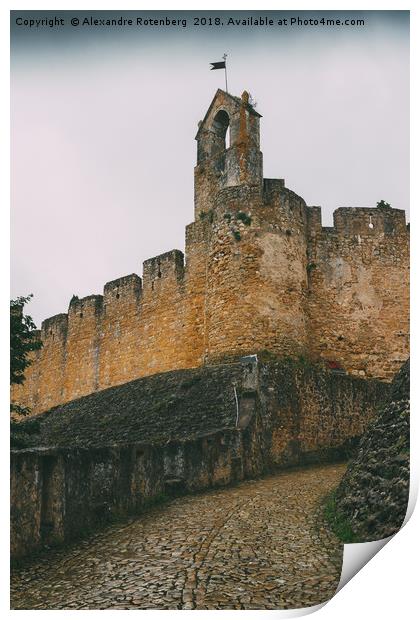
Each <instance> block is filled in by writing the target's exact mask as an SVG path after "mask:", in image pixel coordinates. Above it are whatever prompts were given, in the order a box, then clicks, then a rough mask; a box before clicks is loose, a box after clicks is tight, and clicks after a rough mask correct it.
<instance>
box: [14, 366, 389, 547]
mask: <svg viewBox="0 0 420 620" xmlns="http://www.w3.org/2000/svg"><path fill="white" fill-rule="evenodd" d="M234 386H235V392H234ZM387 392H388V385H387V384H383V383H381V382H380V381H376V380H362V379H359V378H356V377H349V376H343V375H338V374H335V373H333V372H329V371H326V370H322V369H319V368H317V367H313V366H311V365H304V364H299V363H295V362H293V361H290V360H289V361H286V360H282V361H275V362H269V363H261V364H258V363H257V362H256V360H255V359H252V358H251V359H250V358H245V359H243V360H242V363H235V364H234V363H232V364H221V365H212V366H207V367H203V368H198V369H190V370H179V371H173V372H167V373H162V374H160V375H154V376H153V377H146V378H143V379H138V380H136V381H134V382H132V383H129V384H125V385H122V386H118V387H114V388H111V389H109V390H104V391H101V392H99V393H96V394H91V395H89V396H87V397H85V398H81V399H79V400H76V401H73V402H71V403H68V404H65V405H62V406H61V407H58V408H57V409H55V410H53V411H50V412H46V413H44V414H43V415H40V416H38V417H37V419H36V421H37V423H38V425H39V428H38V432H36V433H32V434H31V435H30V438H31V441H32V445H31V447H30V449H24V450H22V449H20V450H13V451H12V453H11V500H12V501H11V505H12V512H11V551H12V556H13V557H14V558H19V557H22V556H25V555H27V554H28V553H30V552H32V551H35V550H37V549H40V548H42V546H44V545H53V544H56V543H61V542H63V541H68V540H72V539H73V538H74V537H77V536H80V535H81V534H83V532H86V530H89V528H93V527H95V526H96V525H98V524H99V523H101V522H102V521H106V520H107V519H109V517H118V516H124V515H127V514H130V513H131V514H135V513H137V512H139V511H141V510H142V509H143V508H145V507H147V505H148V504H149V503H150V502H151V501H153V500H156V499H158V498H159V497H161V496H162V495H163V494H164V495H171V494H172V493H174V492H176V493H190V492H195V491H201V490H204V489H207V488H211V487H217V486H224V485H227V484H231V483H233V482H236V481H239V480H243V479H246V478H255V477H256V476H260V475H262V474H264V473H267V472H269V471H272V470H274V469H276V468H277V467H282V466H295V465H299V464H306V463H310V462H323V461H326V460H335V459H337V458H343V457H344V456H346V455H347V454H348V450H349V448H351V447H352V446H353V444H354V442H355V441H357V439H358V438H359V437H360V436H361V435H362V433H363V432H364V430H365V429H366V427H367V425H368V424H369V422H370V421H371V420H372V418H373V417H374V415H375V410H376V407H377V406H379V405H380V403H381V402H382V401H383V400H384V398H385V397H386V395H387ZM32 423H33V420H27V421H23V422H22V423H21V424H22V426H23V429H25V426H26V425H31V424H32Z"/></svg>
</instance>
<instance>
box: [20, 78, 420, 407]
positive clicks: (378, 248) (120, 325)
mask: <svg viewBox="0 0 420 620" xmlns="http://www.w3.org/2000/svg"><path fill="white" fill-rule="evenodd" d="M260 118H261V115H260V114H259V113H258V112H257V111H256V110H255V109H254V108H253V107H252V106H251V105H250V103H249V97H248V94H247V93H246V92H244V93H243V94H242V97H241V98H238V97H234V96H232V95H230V94H228V93H226V92H224V91H222V90H218V91H217V92H216V94H215V96H214V98H213V101H212V102H211V104H210V107H209V109H208V111H207V113H206V115H205V117H204V119H203V121H202V122H200V124H199V129H198V132H197V135H196V140H197V147H198V148H197V165H196V167H195V171H194V184H195V185H194V187H195V200H194V201H195V218H194V222H193V223H191V224H189V225H188V226H187V227H186V240H185V258H184V255H183V253H182V252H181V251H179V250H172V251H170V252H167V253H165V254H162V255H160V256H156V257H154V258H150V259H148V260H146V261H145V262H144V264H143V277H142V278H140V277H139V276H138V275H136V274H131V275H128V276H125V277H122V278H120V279H118V280H114V281H112V282H108V283H107V284H106V285H105V287H104V292H103V295H91V296H89V297H85V298H83V299H78V298H77V297H74V298H73V299H72V300H71V302H70V306H69V310H68V314H58V315H56V316H54V317H51V318H49V319H46V320H45V321H44V322H43V323H42V327H41V330H40V334H39V337H40V338H41V340H42V343H43V347H42V348H41V349H40V350H39V351H37V352H36V353H34V354H33V355H34V359H33V363H32V365H31V366H30V367H29V368H28V370H27V371H26V381H25V383H24V384H23V385H22V386H15V387H14V389H13V394H12V398H13V400H15V401H16V402H18V403H19V404H21V405H24V406H29V407H30V408H31V409H32V412H33V413H38V412H42V411H45V410H47V409H49V408H51V407H53V406H56V405H59V404H61V403H65V402H68V401H71V400H74V399H76V398H79V397H80V396H84V395H87V394H90V393H92V392H96V391H99V390H103V389H105V388H107V387H110V386H115V385H119V384H123V383H126V382H128V381H131V380H133V379H136V378H140V377H145V376H149V375H154V374H156V373H162V372H166V371H170V370H175V369H187V368H197V367H200V366H203V365H211V364H215V363H218V362H224V361H229V360H231V359H235V358H236V357H237V356H240V355H246V354H250V353H258V352H260V351H269V352H272V353H274V354H277V355H280V356H281V355H284V356H291V357H295V356H300V355H303V356H307V357H309V358H311V359H314V360H320V361H323V362H324V363H325V364H326V365H327V366H329V367H330V368H335V369H340V370H342V371H343V372H346V373H347V374H349V375H356V376H359V377H366V378H378V379H383V380H390V379H391V378H392V376H393V375H394V374H395V372H396V371H397V370H398V369H399V367H400V366H401V363H402V362H403V361H404V360H406V359H407V357H408V345H409V342H408V319H409V285H408V269H409V234H408V230H407V226H406V223H405V213H404V211H402V210H398V209H393V208H390V207H388V206H387V205H385V206H380V207H377V208H339V209H337V210H336V211H335V213H334V226H333V227H323V226H322V224H321V209H320V207H316V206H307V205H306V203H305V201H304V200H303V198H301V197H300V196H298V195H297V194H295V193H294V192H293V191H291V190H289V189H288V188H286V187H285V184H284V181H283V180H282V179H264V178H263V163H262V153H261V151H260V130H259V124H260Z"/></svg>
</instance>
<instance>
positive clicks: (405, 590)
mask: <svg viewBox="0 0 420 620" xmlns="http://www.w3.org/2000/svg"><path fill="white" fill-rule="evenodd" d="M40 4H41V3H39V4H38V3H36V2H31V1H22V2H19V3H17V2H11V1H9V2H7V1H6V2H4V3H3V4H2V7H1V9H0V11H1V12H0V15H1V17H2V19H1V22H0V46H1V52H2V53H1V64H0V67H1V77H2V85H3V88H2V94H3V96H2V98H1V104H0V105H1V112H2V114H1V115H0V119H1V121H0V122H1V124H0V135H1V136H2V143H4V144H5V146H6V148H5V149H2V150H1V154H0V157H1V159H0V174H1V184H0V187H1V192H2V198H3V199H2V201H1V209H0V218H1V219H0V235H1V238H0V269H1V271H0V273H1V277H2V285H3V286H2V304H1V319H2V320H1V321H0V325H1V329H0V334H1V344H2V351H3V355H2V356H1V370H2V372H1V374H0V377H1V380H0V386H1V387H0V389H1V396H2V402H3V403H4V404H5V406H4V409H5V411H3V419H2V423H3V424H4V429H3V433H2V436H3V438H4V440H5V444H4V445H3V450H2V451H1V454H2V472H3V476H2V478H1V480H2V483H3V484H4V490H3V494H2V497H3V498H4V505H5V507H6V506H8V495H9V494H8V482H7V480H8V475H7V472H8V467H9V461H8V435H9V433H8V417H9V416H8V383H7V377H8V357H7V355H6V354H5V353H4V352H5V351H6V350H7V347H8V344H7V343H8V309H7V308H8V296H9V290H8V289H9V287H8V286H7V283H8V280H9V277H8V274H9V251H10V245H9V243H10V242H9V234H8V233H9V213H8V208H7V206H8V205H9V204H10V190H9V178H10V168H9V167H10V163H9V153H10V143H9V115H10V109H9V11H10V10H22V11H23V10H66V9H67V10H70V9H71V10H74V11H77V10H86V9H89V10H91V9H92V10H136V11H141V10H204V9H209V10H214V9H220V10H221V9H224V10H226V9H229V10H257V9H260V10H297V9H299V10H302V11H303V10H320V11H321V10H333V11H339V10H378V11H382V10H411V46H412V47H411V49H412V54H411V59H412V66H411V85H412V86H411V87H412V93H411V111H412V112H411V135H412V136H415V137H416V138H417V136H418V126H419V121H418V114H417V115H416V116H415V114H414V113H413V111H414V110H419V109H420V101H419V94H418V82H417V80H416V76H418V74H419V67H418V60H417V59H418V58H420V49H419V48H420V44H419V43H418V41H419V35H420V33H419V19H418V16H417V10H416V5H415V4H414V2H404V3H401V4H402V5H400V6H398V3H396V2H390V1H383V2H378V1H370V2H363V3H362V2H357V3H355V4H354V6H349V4H350V3H346V4H344V3H338V2H337V1H335V2H325V1H321V0H320V1H319V2H316V3H315V2H308V1H302V2H301V4H300V5H299V6H296V4H295V3H292V2H283V3H281V4H279V3H276V2H273V1H266V2H264V3H262V4H261V6H259V7H256V6H255V4H256V3H255V2H250V1H249V0H243V1H242V2H229V1H228V0H225V1H224V2H218V1H217V0H214V1H213V2H212V3H203V4H201V5H200V6H197V2H194V3H193V2H191V1H190V2H179V3H178V4H176V5H174V4H173V3H170V2H158V1H157V2H155V3H153V5H152V3H151V2H149V3H144V2H143V3H139V2H133V1H127V0H126V1H123V2H120V3H112V2H109V1H102V2H98V1H97V0H91V1H90V2H89V3H88V5H86V4H85V3H82V2H76V3H69V2H65V1H62V2H57V1H55V2H51V1H44V2H42V5H41V6H40ZM5 138H6V139H5ZM418 163H419V162H418V149H417V140H416V141H415V140H412V145H411V169H412V171H414V175H412V180H411V203H412V205H420V201H419V189H418V185H417V182H416V181H417V175H418V173H417V175H416V171H417V170H418V169H419V166H418ZM419 208H420V206H419V207H417V210H418V209H419ZM416 222H417V213H416V209H413V208H412V210H411V229H412V234H414V239H412V267H413V270H414V276H413V277H412V308H413V311H412V315H413V317H416V316H417V313H416V310H417V308H418V291H417V282H418V264H419V261H418V252H419V244H418V243H417V241H418V240H417V238H416V237H417V224H416ZM22 251H24V248H23V249H22ZM417 325H418V323H417V322H416V323H415V324H414V325H413V335H412V376H413V377H415V376H416V370H417V368H418V363H417V350H418V347H417V344H418V338H419V328H418V327H417ZM418 394H419V390H418V388H417V386H416V385H414V387H413V389H412V403H413V405H412V411H413V414H412V418H411V420H412V422H411V433H412V450H411V455H412V461H411V476H412V493H411V498H410V500H411V501H410V503H411V504H412V502H413V497H414V496H413V492H414V494H415V491H416V490H417V488H418V479H419V475H418V473H419V456H418V450H417V446H418V442H419V428H418V427H419V424H418V422H417V421H416V419H417V418H418V414H417V410H418V406H417V405H418V402H419V399H418ZM6 425H7V426H6ZM410 508H411V510H412V508H413V507H412V506H411V507H410ZM419 520H420V517H419V510H417V511H415V512H414V514H413V516H412V518H411V519H410V520H409V522H408V523H407V524H406V526H405V527H404V528H403V529H402V531H401V532H400V533H398V534H397V535H396V536H395V537H394V538H393V539H392V540H391V542H390V543H389V544H388V545H386V548H385V549H383V550H382V551H381V553H380V554H379V555H377V556H376V557H375V558H373V560H371V561H370V562H369V563H368V564H367V565H366V566H365V567H364V568H363V570H362V571H360V573H358V574H357V575H356V576H355V577H354V578H353V579H351V582H350V584H349V585H347V586H346V587H344V588H343V589H342V590H341V591H340V592H339V593H338V594H337V595H336V596H335V597H334V598H333V599H332V600H331V601H330V602H329V603H328V604H327V605H326V606H325V607H322V606H321V607H322V609H321V610H320V611H318V615H317V618H320V620H321V619H322V620H328V619H334V620H336V619H337V618H338V617H339V618H340V620H347V619H350V618H351V619H352V620H353V619H354V616H355V614H356V615H358V616H360V615H361V616H362V617H363V618H368V617H370V616H372V617H373V616H375V617H376V618H378V617H379V618H383V619H384V620H386V619H388V618H389V619H390V620H391V618H392V620H393V619H394V618H395V616H396V615H398V616H399V617H400V618H401V619H410V618H414V617H417V611H418V609H417V605H416V603H417V601H416V598H417V597H416V591H417V588H418V585H417V581H418V577H417V574H418V560H417V553H418V552H419V549H420V544H419V542H420V540H419V539H420V536H419V531H420V527H419ZM1 525H2V527H1V531H2V534H3V536H4V538H5V547H4V549H5V550H6V549H7V544H8V542H7V541H8V525H9V520H8V515H7V508H5V510H4V511H3V513H2V522H1ZM3 555H4V556H5V557H4V561H3V564H2V590H3V591H2V594H3V596H2V598H1V600H2V608H3V610H4V611H5V612H6V614H7V615H9V614H14V613H20V614H28V613H30V614H38V613H43V612H35V611H20V612H15V611H8V602H7V601H8V599H9V594H8V590H9V570H8V560H7V557H6V556H7V552H5V553H4V554H3ZM318 608H319V606H317V609H318ZM308 611H310V610H307V612H308ZM314 611H315V610H314ZM49 613H50V614H53V616H50V617H55V614H61V613H66V614H75V613H78V614H98V615H100V616H102V614H104V613H111V612H104V611H82V612H72V611H66V612H58V611H57V612H49ZM112 613H114V614H119V613H123V612H118V611H115V612H112ZM137 613H141V614H142V617H148V616H149V615H150V614H161V615H162V616H165V617H166V616H168V617H169V614H172V613H173V612H172V611H171V612H164V611H155V612H153V611H144V612H137ZM180 613H182V612H180ZM183 613H195V614H196V616H195V617H198V616H197V614H201V615H202V614H204V613H205V614H207V615H206V617H207V618H208V617H209V614H210V615H214V614H220V613H224V614H225V615H229V616H230V615H231V614H233V613H237V612H229V611H226V612H221V611H214V612H213V611H209V612H200V611H196V612H183ZM241 613H242V614H244V615H247V616H249V617H250V618H251V617H252V618H254V617H255V616H256V615H260V614H271V615H274V614H276V615H280V616H282V617H285V616H286V615H287V616H289V617H291V616H292V615H293V616H295V613H292V614H290V615H289V613H288V612H284V611H279V612H276V611H273V612H263V611H261V612H255V611H252V612H245V611H244V612H241ZM114 617H115V616H114Z"/></svg>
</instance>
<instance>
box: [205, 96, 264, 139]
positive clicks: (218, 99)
mask: <svg viewBox="0 0 420 620" xmlns="http://www.w3.org/2000/svg"><path fill="white" fill-rule="evenodd" d="M241 107H244V108H245V109H246V110H247V112H249V114H252V115H253V116H256V117H258V118H261V117H262V114H259V112H257V111H256V110H255V108H253V107H252V105H251V104H250V103H249V93H248V92H247V91H246V90H244V92H243V93H242V97H235V96H234V95H231V94H230V93H227V92H226V91H225V90H222V89H220V88H218V89H217V91H216V94H215V95H214V97H213V100H212V102H211V104H210V105H209V107H208V110H207V112H206V114H205V116H204V118H203V120H202V121H200V123H199V128H198V131H197V134H196V136H195V139H196V140H198V138H199V136H200V133H201V132H202V131H203V129H206V128H208V126H209V124H211V122H210V123H209V120H210V119H212V118H213V116H215V114H213V112H214V113H217V112H218V111H219V110H221V109H222V110H225V112H227V114H228V115H229V117H232V116H235V115H236V114H238V112H239V110H240V109H241Z"/></svg>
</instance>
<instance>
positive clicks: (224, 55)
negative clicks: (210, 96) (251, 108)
mask: <svg viewBox="0 0 420 620" xmlns="http://www.w3.org/2000/svg"><path fill="white" fill-rule="evenodd" d="M226 58H227V54H226V53H225V54H223V59H224V61H225V83H226V92H227V93H228V92H229V91H228V81H227V65H226Z"/></svg>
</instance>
